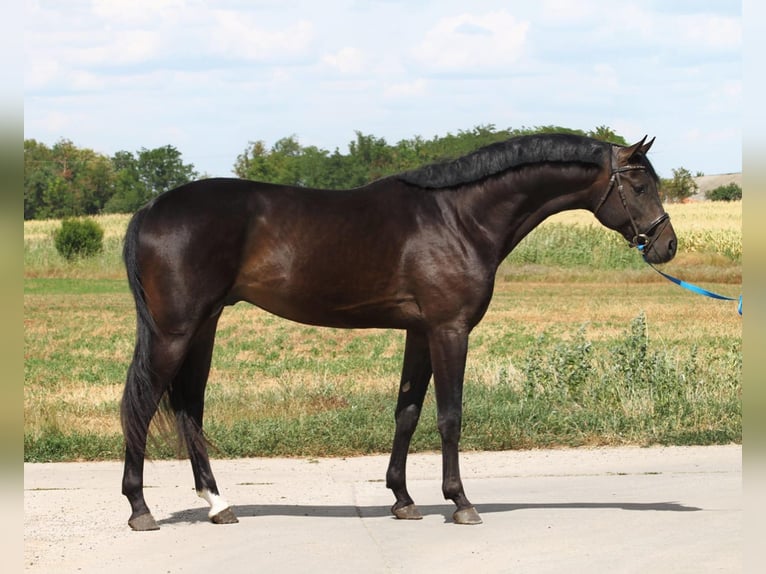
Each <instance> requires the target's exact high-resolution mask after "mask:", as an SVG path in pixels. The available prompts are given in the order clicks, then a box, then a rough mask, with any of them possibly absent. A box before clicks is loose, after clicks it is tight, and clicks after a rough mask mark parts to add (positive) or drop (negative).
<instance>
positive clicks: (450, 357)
mask: <svg viewBox="0 0 766 574" xmlns="http://www.w3.org/2000/svg"><path fill="white" fill-rule="evenodd" d="M429 346H430V350H431V364H432V366H433V372H434V389H435V391H436V406H437V410H438V428H439V433H440V434H441V439H442V475H443V478H442V492H443V493H444V498H446V499H449V500H452V501H453V502H454V503H455V505H456V506H457V510H456V511H455V513H454V514H453V515H452V518H453V520H454V521H455V523H457V524H481V522H482V520H481V517H480V516H479V513H478V512H477V511H476V509H475V508H474V506H473V504H471V502H470V501H469V500H468V498H467V497H466V495H465V492H464V491H463V482H462V480H461V479H460V462H459V460H458V445H459V443H460V431H461V425H462V419H463V377H464V375H465V362H466V355H467V353H468V333H467V332H466V331H463V330H462V329H455V328H443V329H439V330H436V331H434V332H433V333H431V335H430V336H429Z"/></svg>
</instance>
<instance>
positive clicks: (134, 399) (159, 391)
mask: <svg viewBox="0 0 766 574" xmlns="http://www.w3.org/2000/svg"><path fill="white" fill-rule="evenodd" d="M185 348H186V344H185V342H184V340H183V339H178V338H168V337H162V336H159V335H156V334H150V333H149V332H148V331H146V330H140V331H139V339H138V341H137V343H136V352H135V354H134V357H133V362H132V363H131V365H130V369H129V370H128V380H127V383H126V385H125V392H124V394H123V398H122V407H121V409H122V423H123V431H124V434H125V467H124V473H123V477H122V493H123V494H124V495H125V497H126V498H127V499H128V502H129V503H130V507H131V515H130V519H129V520H128V524H129V525H130V527H131V528H132V529H133V530H157V529H158V528H159V526H157V523H156V522H155V520H154V517H152V515H151V512H150V511H149V507H148V506H147V504H146V500H145V499H144V492H143V489H144V456H145V454H146V439H147V435H148V432H149V424H150V423H151V420H152V418H153V417H154V414H155V413H156V412H157V408H158V406H159V404H160V400H161V398H162V396H163V395H164V394H165V392H166V391H167V389H168V386H169V384H170V381H171V379H172V377H173V375H174V374H175V371H176V370H177V369H178V365H179V364H180V362H181V360H182V358H183V354H184V350H185Z"/></svg>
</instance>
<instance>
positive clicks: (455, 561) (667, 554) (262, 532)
mask: <svg viewBox="0 0 766 574" xmlns="http://www.w3.org/2000/svg"><path fill="white" fill-rule="evenodd" d="M741 455H742V449H741V447H740V446H738V445H731V446H715V447H671V448H648V449H641V448H603V449H602V448H598V449H571V450H539V451H509V452H496V453H484V452H481V453H464V454H462V458H461V462H462V465H461V467H462V471H463V480H464V484H465V488H466V492H467V494H468V496H469V498H470V499H471V500H472V501H473V502H474V504H475V505H476V507H477V509H478V510H479V512H480V513H481V515H482V518H483V519H484V524H482V525H479V526H459V525H455V524H452V523H451V519H450V517H451V514H452V511H453V506H452V503H449V504H447V503H446V502H445V501H444V500H443V499H442V497H441V490H440V482H441V481H440V476H441V457H440V455H438V454H421V455H412V456H411V457H410V464H409V467H408V477H409V484H410V492H411V494H412V495H413V498H414V499H415V501H416V502H417V503H418V505H419V507H420V509H421V511H422V512H423V514H424V515H425V517H424V519H423V520H421V521H398V520H396V519H394V518H393V517H392V516H391V515H390V514H389V506H390V505H391V504H392V502H393V496H392V495H391V493H390V492H389V491H388V490H387V489H386V487H385V482H384V480H383V479H384V476H385V471H386V465H387V462H388V458H387V457H385V456H369V457H359V458H349V459H263V458H257V459H243V460H214V461H213V469H214V471H215V473H216V477H217V479H218V484H219V486H220V487H221V489H222V494H223V495H224V497H225V498H227V500H228V501H229V502H230V503H231V504H232V506H233V507H234V510H235V512H236V514H237V515H238V516H239V519H240V522H239V524H234V525H214V524H210V523H209V522H208V521H207V505H206V503H205V502H204V501H203V500H201V499H198V498H197V497H196V494H195V493H194V491H193V483H192V476H191V468H190V466H189V464H188V462H185V461H171V462H164V461H163V462H155V463H148V464H147V468H146V484H147V490H146V498H147V502H148V503H149V505H150V507H151V508H152V511H153V514H154V516H155V518H156V519H157V521H158V522H159V523H160V526H161V530H159V531H156V532H141V533H138V532H132V531H130V529H129V528H128V526H127V518H128V515H129V505H128V503H127V501H126V500H125V499H124V498H123V497H122V496H121V494H120V479H121V474H122V467H121V464H119V463H113V462H107V463H82V464H81V463H66V464H25V465H24V541H25V543H24V544H25V548H24V568H25V571H28V572H40V573H43V572H51V573H53V572H55V573H57V574H63V573H68V572H82V573H99V574H102V573H103V572H109V573H110V574H118V573H131V574H133V573H142V574H154V573H166V572H167V573H177V572H186V573H197V572H199V573H213V574H215V573H221V574H237V573H240V572H242V573H244V572H247V573H250V572H265V573H272V572H279V573H292V572H296V573H304V572H315V573H322V572H332V573H334V574H342V573H346V572H349V573H352V572H353V573H355V574H356V573H364V574H367V573H382V572H413V573H420V572H423V573H429V574H430V573H435V572H438V573H450V572H471V571H472V572H476V573H478V574H489V573H494V572H514V573H525V572H534V573H546V572H551V573H553V572H555V573H561V572H566V573H568V574H574V573H580V572H581V573H588V574H592V573H600V572H609V573H618V572H636V573H642V574H645V573H647V572H652V573H661V572H673V573H683V572H689V573H694V574H701V573H706V572H739V571H741V570H742V546H743V543H742V538H743V532H742V515H743V512H742V505H743V501H742V460H741Z"/></svg>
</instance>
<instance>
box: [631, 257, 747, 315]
mask: <svg viewBox="0 0 766 574" xmlns="http://www.w3.org/2000/svg"><path fill="white" fill-rule="evenodd" d="M637 247H638V251H639V252H641V255H642V256H643V250H644V246H643V245H638V246H637ZM644 261H645V262H646V264H647V265H648V266H649V267H651V268H652V269H654V270H655V271H656V272H657V273H659V274H660V275H662V276H663V277H664V278H665V279H667V280H668V281H672V282H673V283H675V284H676V285H680V286H681V287H683V288H684V289H688V290H689V291H691V292H692V293H697V294H699V295H704V296H705V297H711V298H713V299H722V300H724V301H739V303H738V304H737V313H739V314H740V315H742V295H740V296H739V297H726V296H725V295H719V294H718V293H713V292H712V291H708V290H707V289H703V288H702V287H699V286H697V285H693V284H692V283H687V282H686V281H683V280H682V279H678V278H677V277H673V276H672V275H668V274H667V273H663V272H662V271H660V270H659V269H657V268H656V267H655V266H654V265H652V264H651V263H649V262H648V261H646V259H644Z"/></svg>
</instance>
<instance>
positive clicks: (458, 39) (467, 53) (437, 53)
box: [415, 11, 529, 71]
mask: <svg viewBox="0 0 766 574" xmlns="http://www.w3.org/2000/svg"><path fill="white" fill-rule="evenodd" d="M528 30H529V22H526V21H518V20H516V18H515V17H514V16H513V15H511V14H509V13H508V12H506V11H498V12H489V13H487V14H481V15H477V14H461V15H459V16H450V17H446V18H442V19H441V20H439V21H438V22H437V23H436V24H435V25H434V26H433V27H432V28H431V29H430V30H429V31H428V32H426V35H425V38H423V41H422V42H421V43H420V44H419V45H418V46H417V47H416V49H415V57H416V58H417V59H418V60H419V61H420V62H421V63H423V64H424V65H425V66H426V67H428V68H431V69H433V70H435V71H483V70H490V69H498V68H504V67H506V66H509V65H511V64H513V63H515V62H517V61H518V60H519V58H520V57H521V56H522V54H523V52H524V46H525V44H526V40H527V32H528Z"/></svg>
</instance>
